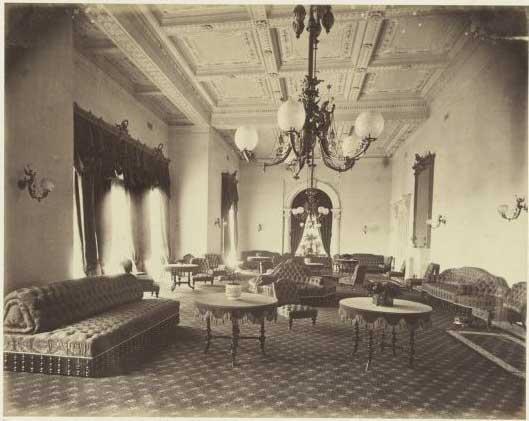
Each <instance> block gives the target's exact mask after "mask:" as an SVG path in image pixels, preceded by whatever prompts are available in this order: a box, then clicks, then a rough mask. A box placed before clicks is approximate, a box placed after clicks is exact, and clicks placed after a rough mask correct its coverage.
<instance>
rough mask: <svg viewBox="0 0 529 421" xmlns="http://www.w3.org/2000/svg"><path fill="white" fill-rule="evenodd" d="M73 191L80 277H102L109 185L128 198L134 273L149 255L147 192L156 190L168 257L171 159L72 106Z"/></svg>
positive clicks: (106, 247)
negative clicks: (115, 182)
mask: <svg viewBox="0 0 529 421" xmlns="http://www.w3.org/2000/svg"><path fill="white" fill-rule="evenodd" d="M74 169H75V175H74V184H75V185H74V189H75V205H76V216H77V223H78V232H79V236H80V242H81V251H82V260H83V267H84V272H85V273H86V274H87V275H97V274H103V273H105V259H107V256H109V244H110V238H109V236H110V232H111V229H110V227H111V224H112V221H111V218H110V217H109V212H108V207H109V200H108V199H109V192H110V186H111V180H112V179H115V178H116V176H120V178H122V179H123V185H124V188H125V190H126V192H127V194H128V195H129V198H130V212H131V215H130V220H131V227H130V229H131V230H132V233H131V235H132V243H133V249H134V250H133V252H132V256H130V257H131V258H132V259H133V261H134V262H135V264H136V267H137V268H138V270H140V271H141V270H144V269H145V261H146V259H147V258H149V256H150V254H151V253H152V249H151V235H150V230H151V227H150V225H151V224H150V221H149V210H148V207H147V206H148V204H147V197H148V193H149V192H150V190H151V189H159V190H160V192H161V194H162V196H163V197H165V198H166V200H164V201H162V204H161V206H163V207H164V209H162V210H161V212H162V214H163V221H162V222H161V223H160V224H158V225H159V226H160V227H159V228H160V229H161V230H162V231H163V232H162V233H161V234H160V235H161V237H162V238H163V239H164V240H163V241H162V243H163V245H162V248H163V249H164V251H163V254H164V255H165V256H164V258H167V259H168V257H169V250H168V244H169V241H168V230H167V226H168V224H167V220H168V219H167V214H168V212H167V200H168V199H167V197H168V195H169V190H170V179H169V160H167V159H166V158H164V156H163V153H162V149H161V147H159V148H155V149H152V148H148V147H147V146H145V145H143V144H142V143H140V142H139V141H137V140H135V139H132V138H131V137H130V136H129V135H128V132H127V130H126V128H118V127H114V126H112V125H109V124H107V123H105V122H104V121H102V120H101V119H97V118H96V117H95V116H93V115H92V114H91V113H89V112H86V111H84V110H82V109H81V108H79V107H78V106H77V104H76V105H75V107H74Z"/></svg>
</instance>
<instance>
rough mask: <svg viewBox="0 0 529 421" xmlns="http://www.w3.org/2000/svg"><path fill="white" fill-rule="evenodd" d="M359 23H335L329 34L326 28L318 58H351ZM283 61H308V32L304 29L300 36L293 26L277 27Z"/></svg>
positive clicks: (289, 62) (287, 63) (290, 62)
mask: <svg viewBox="0 0 529 421" xmlns="http://www.w3.org/2000/svg"><path fill="white" fill-rule="evenodd" d="M356 29H357V24H356V23H354V22H352V23H348V24H343V25H335V26H334V27H333V28H332V29H331V31H330V32H329V33H328V34H327V33H325V30H323V31H322V35H321V36H320V39H319V41H320V42H319V44H318V51H317V57H318V60H325V59H338V60H344V59H350V58H351V55H352V49H353V40H354V36H355V34H356ZM277 37H278V39H279V49H280V54H281V57H280V58H281V63H282V64H284V65H289V64H292V63H294V64H297V63H299V62H303V63H306V62H307V58H308V42H309V41H308V37H309V35H308V33H307V32H306V31H303V33H302V34H301V35H300V37H299V38H296V34H295V33H294V31H293V30H292V27H291V26H288V27H285V28H279V29H277Z"/></svg>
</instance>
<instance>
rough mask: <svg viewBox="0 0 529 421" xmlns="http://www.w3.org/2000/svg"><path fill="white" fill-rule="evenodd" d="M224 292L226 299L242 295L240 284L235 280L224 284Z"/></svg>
mask: <svg viewBox="0 0 529 421" xmlns="http://www.w3.org/2000/svg"><path fill="white" fill-rule="evenodd" d="M225 293H226V297H227V298H228V300H237V299H239V298H240V296H241V295H242V286H241V284H238V283H237V282H230V283H228V284H226V291H225Z"/></svg>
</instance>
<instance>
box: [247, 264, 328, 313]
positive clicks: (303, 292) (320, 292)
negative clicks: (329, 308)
mask: <svg viewBox="0 0 529 421" xmlns="http://www.w3.org/2000/svg"><path fill="white" fill-rule="evenodd" d="M279 279H287V280H288V281H290V282H294V283H296V287H297V292H298V294H299V297H300V299H301V302H302V303H307V304H318V303H321V302H326V301H328V300H330V299H333V298H334V297H335V296H336V281H335V280H334V279H332V277H328V276H325V275H323V276H313V275H312V274H311V272H310V270H309V269H308V268H307V267H306V266H305V265H304V264H303V263H301V262H300V261H298V260H297V259H295V258H290V259H287V260H285V261H284V262H281V263H279V264H278V265H277V266H276V267H275V268H274V269H273V270H272V271H270V272H269V273H266V274H262V275H260V276H258V277H256V278H254V279H251V280H250V281H249V284H248V286H249V290H250V292H253V293H256V294H262V293H266V291H265V288H263V287H265V286H267V285H270V284H272V283H273V282H275V281H277V280H279Z"/></svg>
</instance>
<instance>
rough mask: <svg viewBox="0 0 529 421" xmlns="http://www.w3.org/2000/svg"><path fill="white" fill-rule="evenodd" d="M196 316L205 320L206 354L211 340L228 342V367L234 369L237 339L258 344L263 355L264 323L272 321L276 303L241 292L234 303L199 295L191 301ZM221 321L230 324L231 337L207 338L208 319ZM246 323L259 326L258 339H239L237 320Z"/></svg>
mask: <svg viewBox="0 0 529 421" xmlns="http://www.w3.org/2000/svg"><path fill="white" fill-rule="evenodd" d="M194 300H195V307H196V313H197V315H198V316H199V317H201V318H203V319H205V320H206V347H205V349H204V352H205V353H207V352H208V350H209V345H210V342H211V339H213V338H224V339H231V363H232V366H233V367H235V365H236V357H237V348H238V346H239V340H241V339H258V340H259V342H260V344H261V352H262V353H263V355H264V353H265V319H266V320H274V319H275V318H276V308H277V300H276V299H275V298H273V297H267V296H264V295H259V294H249V293H246V292H243V293H242V295H241V297H240V298H239V299H236V300H231V299H228V297H227V296H226V294H225V293H224V292H213V293H207V294H200V295H198V296H197V297H195V299H194ZM212 317H213V318H215V319H221V320H227V319H228V320H231V326H232V335H231V336H226V335H216V336H213V335H212V334H211V318H212ZM241 319H244V320H249V321H251V322H252V323H260V325H261V334H260V335H259V336H241V335H240V329H239V320H241Z"/></svg>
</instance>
